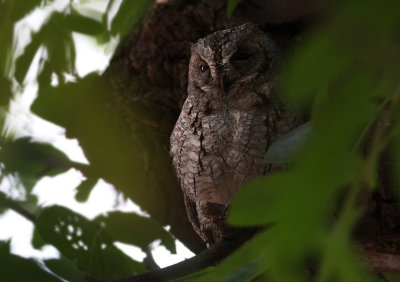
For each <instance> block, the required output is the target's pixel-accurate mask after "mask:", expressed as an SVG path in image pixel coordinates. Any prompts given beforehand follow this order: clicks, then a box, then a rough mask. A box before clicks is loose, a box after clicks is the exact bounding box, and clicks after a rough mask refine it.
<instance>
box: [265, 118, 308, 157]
mask: <svg viewBox="0 0 400 282" xmlns="http://www.w3.org/2000/svg"><path fill="white" fill-rule="evenodd" d="M311 134H312V125H311V123H310V122H307V123H305V124H303V125H300V126H299V127H297V128H295V129H293V130H292V131H290V132H289V133H287V134H285V135H284V136H282V137H281V138H279V140H277V141H276V142H274V143H272V144H271V146H270V147H269V148H268V151H267V154H266V155H265V158H264V162H265V163H270V164H281V163H289V162H293V161H294V158H295V156H296V155H297V154H298V153H299V151H300V149H302V147H303V146H304V145H305V143H306V142H307V141H308V140H309V139H310V136H311Z"/></svg>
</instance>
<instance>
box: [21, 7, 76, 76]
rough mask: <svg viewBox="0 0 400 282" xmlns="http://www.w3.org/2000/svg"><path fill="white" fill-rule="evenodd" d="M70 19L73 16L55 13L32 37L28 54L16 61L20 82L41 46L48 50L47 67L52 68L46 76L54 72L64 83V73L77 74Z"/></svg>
mask: <svg viewBox="0 0 400 282" xmlns="http://www.w3.org/2000/svg"><path fill="white" fill-rule="evenodd" d="M70 17H73V16H68V15H65V14H63V13H58V12H54V13H52V15H51V16H50V19H49V21H48V22H47V23H46V24H44V25H43V26H42V28H41V29H40V31H39V32H38V33H36V34H33V35H32V42H31V43H30V44H29V45H28V46H27V47H26V50H27V52H24V54H23V55H22V56H20V57H19V58H18V59H17V61H16V73H15V76H16V78H17V80H18V82H20V83H21V82H22V81H23V79H24V77H25V75H26V73H27V71H28V69H29V66H30V65H31V63H32V60H33V57H34V55H35V54H36V52H37V50H38V48H39V47H40V46H43V47H45V48H46V50H47V54H48V56H47V58H46V61H45V65H50V66H51V72H45V74H47V75H51V73H53V72H54V73H55V74H57V76H58V78H59V80H61V82H64V73H75V57H76V54H75V45H74V41H73V38H72V30H70V29H69V27H68V24H69V25H71V21H70V20H71V18H70ZM49 80H50V77H49V78H48V81H49ZM39 82H40V81H39Z"/></svg>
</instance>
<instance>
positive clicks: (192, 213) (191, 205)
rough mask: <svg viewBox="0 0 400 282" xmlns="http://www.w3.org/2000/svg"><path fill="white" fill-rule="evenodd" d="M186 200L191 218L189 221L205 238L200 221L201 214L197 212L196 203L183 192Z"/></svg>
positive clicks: (187, 210)
mask: <svg viewBox="0 0 400 282" xmlns="http://www.w3.org/2000/svg"><path fill="white" fill-rule="evenodd" d="M183 194H184V195H183V197H184V201H185V206H186V212H187V215H188V218H189V221H190V222H191V223H192V225H193V229H194V231H196V233H197V234H198V235H199V236H200V237H201V238H203V236H202V232H201V229H200V222H199V215H198V214H197V209H196V203H195V202H193V201H192V200H191V199H190V198H189V197H188V196H187V195H186V193H185V192H184V193H183Z"/></svg>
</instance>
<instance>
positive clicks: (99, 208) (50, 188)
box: [0, 0, 193, 267]
mask: <svg viewBox="0 0 400 282" xmlns="http://www.w3.org/2000/svg"><path fill="white" fill-rule="evenodd" d="M74 2H76V3H77V5H78V3H79V2H80V1H74ZM82 2H83V3H84V4H83V5H80V6H79V10H80V11H83V13H85V11H86V12H87V13H88V14H90V15H91V16H93V15H94V17H95V16H96V15H97V14H96V13H93V11H98V12H99V14H101V12H102V11H104V9H105V7H106V4H107V3H108V0H92V1H82ZM68 3H69V1H68V0H58V1H54V2H53V4H52V5H50V6H48V7H46V8H45V9H36V10H35V11H33V12H32V13H31V14H29V15H27V16H26V17H25V18H24V19H22V20H21V21H20V22H18V23H17V24H16V26H15V28H14V34H15V46H16V52H15V56H16V57H17V56H19V55H21V54H22V53H23V49H24V46H26V45H27V44H28V43H29V42H30V40H31V37H30V33H31V32H35V31H37V30H39V29H40V26H41V24H42V23H43V22H44V21H45V19H46V16H47V15H48V14H49V12H51V11H52V10H62V9H63V8H64V7H65V5H66V4H68ZM115 3H116V5H119V4H120V3H121V1H115ZM117 8H118V6H116V8H115V11H116V10H117ZM73 37H74V40H75V47H76V52H77V56H76V66H77V72H78V75H79V76H81V77H83V76H85V75H86V74H88V73H90V72H93V71H97V72H102V71H104V70H105V69H106V68H107V66H108V63H109V60H110V58H111V56H112V52H113V50H114V49H115V48H116V46H117V44H118V40H119V39H118V38H115V39H114V40H112V41H111V42H109V43H107V44H104V45H98V44H97V43H96V41H95V40H94V39H92V38H90V37H88V36H85V35H82V34H78V33H74V35H73ZM43 52H44V50H39V51H38V53H37V54H36V56H35V59H34V61H33V63H32V65H31V67H30V69H29V71H28V74H27V76H26V78H25V81H24V84H25V87H24V89H23V91H21V93H17V95H16V96H15V98H14V100H13V101H12V103H11V105H10V112H9V115H8V117H7V121H6V131H7V132H8V133H13V134H14V135H15V136H16V137H21V136H27V135H28V136H32V137H33V139H35V140H37V141H43V142H49V143H51V144H52V145H53V146H55V147H56V148H58V149H60V150H62V151H63V152H65V153H66V154H67V155H68V157H69V158H70V159H71V160H73V161H76V162H82V163H88V161H87V159H86V158H85V156H84V153H83V151H82V149H81V148H80V147H79V143H78V141H77V140H76V139H67V138H66V137H65V129H64V128H62V127H59V126H57V125H55V124H52V123H50V122H48V121H45V120H43V119H41V118H40V117H38V116H35V115H34V114H32V113H31V112H30V105H31V104H32V102H33V101H34V100H35V98H36V95H37V89H38V86H37V83H36V80H35V79H36V75H37V72H38V69H39V59H40V56H41V55H43ZM52 83H54V84H57V80H56V78H54V79H53V82H52ZM83 179H84V177H83V176H82V174H81V173H80V172H79V171H77V170H74V169H71V170H69V171H67V172H66V173H63V174H60V175H57V176H55V177H44V178H42V179H41V180H40V181H39V182H38V183H37V184H36V185H35V187H34V188H33V194H34V195H36V196H37V197H38V201H39V205H42V206H50V205H62V206H66V207H68V208H70V209H72V210H74V211H75V212H77V213H80V214H82V215H84V216H86V217H87V218H89V219H91V218H94V217H96V216H97V215H99V214H102V213H105V212H107V211H113V210H121V211H126V212H136V213H138V214H140V215H143V216H148V215H147V214H146V213H145V212H143V211H142V210H141V209H140V207H139V206H137V205H136V204H134V203H133V202H132V201H130V200H124V199H123V198H122V195H118V194H117V193H116V192H115V190H114V188H113V187H112V185H110V184H108V183H106V182H105V181H103V180H100V181H99V182H98V183H97V184H96V186H95V188H94V189H93V191H92V192H91V194H90V197H89V199H88V201H87V202H85V203H79V202H77V201H76V200H75V193H76V190H75V189H76V187H77V186H78V185H79V183H80V182H81V181H82V180H83ZM0 191H3V192H6V193H8V194H10V193H16V191H15V187H13V183H10V182H7V181H4V182H3V183H2V184H1V185H0ZM165 228H166V229H168V227H165ZM32 231H33V224H32V223H31V222H30V221H28V220H26V219H25V218H23V217H22V216H20V215H19V214H17V213H15V212H13V211H8V212H6V213H5V214H3V215H1V216H0V240H3V241H4V240H11V252H12V253H13V254H16V255H20V256H23V257H27V258H36V259H50V258H58V257H59V255H60V254H59V252H58V251H57V249H55V248H54V247H52V246H49V245H47V246H44V247H43V248H42V249H41V250H35V249H34V248H33V247H32V245H31V243H30V241H31V238H32ZM116 245H117V247H119V248H120V249H121V250H123V251H124V252H125V253H127V254H128V255H129V256H131V257H132V258H134V259H135V260H139V261H141V260H143V258H144V256H145V254H144V253H143V252H142V251H141V250H140V249H139V248H137V247H134V246H128V245H125V244H122V243H117V244H116ZM152 254H153V257H154V259H155V261H156V262H157V264H159V266H161V267H165V266H168V265H171V264H174V263H176V262H179V261H181V260H183V259H185V258H189V257H192V256H193V253H192V252H190V251H189V250H188V249H187V248H186V247H185V246H184V245H183V244H182V243H180V242H179V241H177V254H176V255H172V254H170V252H169V251H168V250H166V249H165V247H163V246H159V244H158V242H154V243H153V251H152Z"/></svg>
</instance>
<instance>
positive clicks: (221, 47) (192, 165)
mask: <svg viewBox="0 0 400 282" xmlns="http://www.w3.org/2000/svg"><path fill="white" fill-rule="evenodd" d="M278 63H279V55H278V48H277V46H276V44H275V43H274V42H273V40H272V39H271V38H270V37H268V35H267V34H265V33H264V32H262V31H261V30H260V29H259V28H258V26H257V25H255V24H252V23H247V24H244V25H241V26H236V27H233V28H230V29H227V30H222V31H218V32H215V33H213V34H211V35H209V36H207V37H205V38H202V39H200V40H198V41H197V42H196V43H195V44H194V45H193V46H192V49H191V58H190V64H189V77H188V89H187V94H188V96H187V99H186V101H185V103H184V105H183V107H182V111H181V113H180V116H179V118H178V120H177V122H176V124H175V127H174V129H173V132H172V134H171V139H170V142H171V156H172V159H173V165H174V167H175V171H176V174H177V177H178V179H179V181H180V185H181V188H182V191H183V195H184V200H185V206H186V209H187V214H188V217H189V220H190V222H191V223H192V225H193V228H194V230H195V231H196V232H197V234H198V235H199V236H200V237H201V238H202V240H203V241H204V242H205V243H206V245H207V246H211V245H213V244H215V243H217V242H219V241H221V240H224V239H225V238H228V237H229V236H231V235H232V233H233V232H234V229H233V228H232V227H230V226H229V225H228V224H227V223H226V222H225V218H226V215H227V211H228V207H229V204H230V203H231V200H232V197H233V195H234V194H235V192H236V191H237V190H238V189H239V188H240V187H241V186H242V185H244V184H246V183H248V182H250V181H252V180H254V179H255V178H257V177H260V176H262V175H264V174H266V173H268V172H271V171H273V170H275V169H278V168H277V167H274V166H272V165H269V164H266V163H264V161H263V159H264V156H265V153H266V150H267V149H268V146H269V145H270V144H271V142H273V141H275V140H277V139H278V138H279V137H280V136H281V135H283V134H284V133H286V132H288V131H289V130H290V129H291V128H293V127H295V125H296V118H295V117H294V116H291V115H290V114H287V113H286V112H285V111H283V105H282V102H281V99H280V98H279V96H278V95H277V94H276V93H275V92H276V91H275V88H276V87H275V85H276V72H275V70H276V67H277V65H278Z"/></svg>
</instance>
